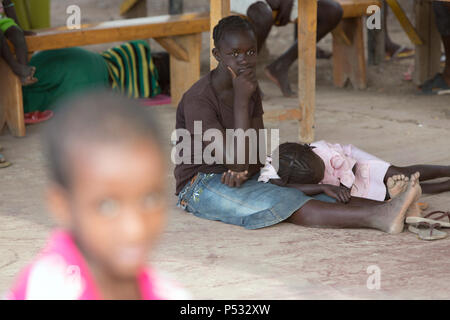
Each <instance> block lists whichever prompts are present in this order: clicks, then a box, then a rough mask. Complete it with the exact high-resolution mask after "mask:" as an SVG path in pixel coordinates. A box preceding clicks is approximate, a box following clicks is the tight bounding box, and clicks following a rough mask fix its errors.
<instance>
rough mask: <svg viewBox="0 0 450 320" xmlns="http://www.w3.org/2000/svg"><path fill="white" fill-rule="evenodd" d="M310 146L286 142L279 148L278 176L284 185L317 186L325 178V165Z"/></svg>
mask: <svg viewBox="0 0 450 320" xmlns="http://www.w3.org/2000/svg"><path fill="white" fill-rule="evenodd" d="M313 148H314V147H311V146H310V145H308V144H300V143H292V142H286V143H283V144H281V145H279V146H278V148H277V149H276V150H275V152H274V156H277V157H278V161H279V162H278V164H279V165H278V171H277V173H278V176H279V177H280V178H281V182H282V184H283V185H286V184H288V183H297V184H317V183H319V182H320V181H321V180H322V179H323V176H324V172H325V164H324V162H323V161H322V159H321V158H320V157H319V156H318V155H317V154H315V153H314V152H313V151H312V149H313Z"/></svg>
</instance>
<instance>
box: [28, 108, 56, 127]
mask: <svg viewBox="0 0 450 320" xmlns="http://www.w3.org/2000/svg"><path fill="white" fill-rule="evenodd" d="M24 116H25V123H26V124H35V123H40V122H43V121H46V120H49V119H50V118H52V117H53V111H51V110H45V111H42V112H41V111H34V112H28V113H25V115H24Z"/></svg>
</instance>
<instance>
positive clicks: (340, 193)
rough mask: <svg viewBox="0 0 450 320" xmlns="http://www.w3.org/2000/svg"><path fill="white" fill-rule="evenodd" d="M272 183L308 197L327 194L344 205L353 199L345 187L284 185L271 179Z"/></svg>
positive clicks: (279, 180) (277, 180) (278, 180)
mask: <svg viewBox="0 0 450 320" xmlns="http://www.w3.org/2000/svg"><path fill="white" fill-rule="evenodd" d="M270 182H271V183H273V184H276V185H278V186H281V187H288V188H295V189H297V190H300V191H301V192H303V193H304V194H306V195H307V196H313V195H316V194H319V193H325V194H326V195H328V196H330V197H332V198H334V199H336V200H337V201H339V202H342V203H347V202H349V201H350V198H351V195H350V189H348V188H346V187H344V186H333V185H331V184H290V183H288V184H284V183H283V182H282V181H281V179H270Z"/></svg>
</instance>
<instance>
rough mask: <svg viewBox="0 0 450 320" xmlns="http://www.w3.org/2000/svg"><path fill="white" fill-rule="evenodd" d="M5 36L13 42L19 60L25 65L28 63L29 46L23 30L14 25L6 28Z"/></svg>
mask: <svg viewBox="0 0 450 320" xmlns="http://www.w3.org/2000/svg"><path fill="white" fill-rule="evenodd" d="M5 36H6V38H8V39H9V40H10V41H11V42H12V44H13V45H14V48H15V49H16V57H17V61H18V62H19V63H20V64H23V65H26V64H28V47H27V42H26V41H25V36H24V34H23V31H22V30H21V29H19V28H18V27H16V26H13V27H11V28H9V29H8V30H6V32H5Z"/></svg>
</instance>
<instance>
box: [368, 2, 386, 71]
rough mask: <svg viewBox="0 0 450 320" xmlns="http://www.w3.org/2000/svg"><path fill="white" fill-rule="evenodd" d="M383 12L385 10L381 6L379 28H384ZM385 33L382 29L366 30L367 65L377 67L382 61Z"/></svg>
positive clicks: (384, 54)
mask: <svg viewBox="0 0 450 320" xmlns="http://www.w3.org/2000/svg"><path fill="white" fill-rule="evenodd" d="M384 10H386V8H385V6H381V8H380V18H381V26H384ZM385 33H386V30H385V29H384V28H383V27H382V28H381V29H373V30H370V29H368V30H367V54H368V56H367V61H368V64H369V65H378V64H380V63H381V62H383V61H384V59H385V56H386V52H385V51H386V50H385V46H386V45H385V41H384V40H385V36H386V35H385Z"/></svg>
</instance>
